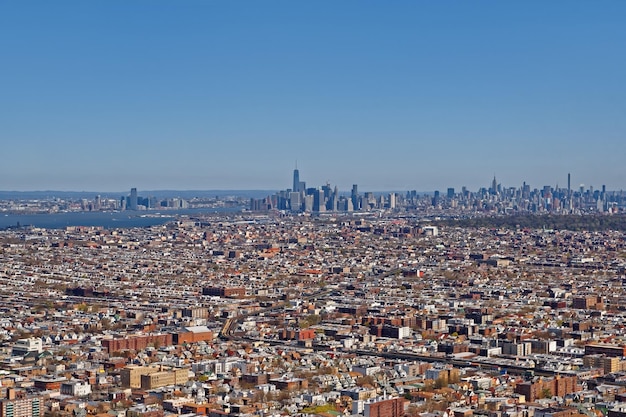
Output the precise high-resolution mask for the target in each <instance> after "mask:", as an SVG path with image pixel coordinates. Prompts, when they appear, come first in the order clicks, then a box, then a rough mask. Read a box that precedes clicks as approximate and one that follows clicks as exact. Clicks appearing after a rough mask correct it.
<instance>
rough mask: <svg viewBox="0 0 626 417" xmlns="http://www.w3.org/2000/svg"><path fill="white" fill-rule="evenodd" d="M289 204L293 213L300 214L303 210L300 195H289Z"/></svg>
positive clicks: (294, 193)
mask: <svg viewBox="0 0 626 417" xmlns="http://www.w3.org/2000/svg"><path fill="white" fill-rule="evenodd" d="M289 202H290V207H291V211H294V212H299V211H301V210H302V200H301V198H300V193H296V192H292V193H290V194H289Z"/></svg>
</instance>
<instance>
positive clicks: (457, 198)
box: [250, 168, 626, 214]
mask: <svg viewBox="0 0 626 417" xmlns="http://www.w3.org/2000/svg"><path fill="white" fill-rule="evenodd" d="M292 187H293V188H291V189H287V190H283V191H279V192H277V193H276V194H274V195H270V196H268V197H266V198H263V199H251V200H250V210H252V211H266V210H281V211H286V212H291V213H302V212H309V213H324V212H353V211H369V210H383V209H388V210H395V209H402V210H416V209H424V210H435V211H444V212H448V213H451V214H455V213H456V214H463V213H474V212H489V213H499V214H515V213H556V214H583V213H616V212H619V211H624V210H626V195H624V193H623V192H622V191H619V192H615V191H613V192H610V191H607V190H606V187H605V186H602V187H601V189H595V190H594V188H593V187H588V188H585V187H584V186H582V185H581V187H580V188H579V189H578V190H573V189H572V186H571V175H570V174H567V188H564V187H559V186H558V185H557V186H555V187H553V186H550V185H545V186H543V187H542V188H539V189H537V188H535V189H532V188H531V186H530V185H529V184H526V182H524V183H523V184H522V185H521V186H520V187H505V186H503V185H502V184H500V183H498V181H497V179H496V176H495V175H494V177H493V179H492V180H491V182H490V183H489V186H488V187H483V188H480V189H479V190H478V191H475V192H472V191H469V190H468V189H467V187H462V189H461V190H460V192H457V190H455V188H453V187H450V188H448V189H447V190H446V192H445V193H442V192H439V191H434V192H433V193H418V192H416V191H408V192H406V193H394V192H391V193H376V194H375V193H373V192H366V193H363V194H359V189H358V185H357V184H354V185H353V186H352V190H351V192H350V193H349V194H348V193H339V191H338V189H337V187H336V186H335V187H331V185H330V184H325V185H322V186H321V187H317V188H316V187H313V188H307V186H306V183H305V182H304V181H301V180H300V171H299V170H298V169H297V168H296V169H295V170H294V171H293V186H292Z"/></svg>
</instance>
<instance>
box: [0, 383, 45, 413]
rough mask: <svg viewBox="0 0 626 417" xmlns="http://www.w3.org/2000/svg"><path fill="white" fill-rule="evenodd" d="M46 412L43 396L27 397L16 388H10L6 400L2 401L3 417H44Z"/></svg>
mask: <svg viewBox="0 0 626 417" xmlns="http://www.w3.org/2000/svg"><path fill="white" fill-rule="evenodd" d="M44 411H45V407H44V399H43V396H41V395H27V394H26V393H25V392H23V391H15V389H14V388H9V389H8V390H7V394H6V398H3V399H1V400H0V416H1V417H43V414H44Z"/></svg>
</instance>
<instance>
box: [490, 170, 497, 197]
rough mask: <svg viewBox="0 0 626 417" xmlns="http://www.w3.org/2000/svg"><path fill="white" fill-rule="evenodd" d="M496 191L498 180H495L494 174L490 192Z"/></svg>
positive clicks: (495, 192)
mask: <svg viewBox="0 0 626 417" xmlns="http://www.w3.org/2000/svg"><path fill="white" fill-rule="evenodd" d="M497 193H498V181H496V176H495V174H494V175H493V181H491V194H497Z"/></svg>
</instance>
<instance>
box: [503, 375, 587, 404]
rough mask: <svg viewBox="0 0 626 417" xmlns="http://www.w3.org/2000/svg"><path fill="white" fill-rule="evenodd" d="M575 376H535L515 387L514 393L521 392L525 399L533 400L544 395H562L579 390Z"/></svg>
mask: <svg viewBox="0 0 626 417" xmlns="http://www.w3.org/2000/svg"><path fill="white" fill-rule="evenodd" d="M576 382H577V378H576V376H556V377H554V378H535V379H534V380H532V381H527V382H523V383H521V384H518V385H517V386H516V387H515V393H516V394H521V395H523V396H524V397H525V398H526V401H531V402H532V401H535V400H537V399H540V398H545V397H554V396H557V397H564V396H565V395H566V394H570V393H572V392H576V391H580V390H581V387H580V386H578V385H577V384H576Z"/></svg>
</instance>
